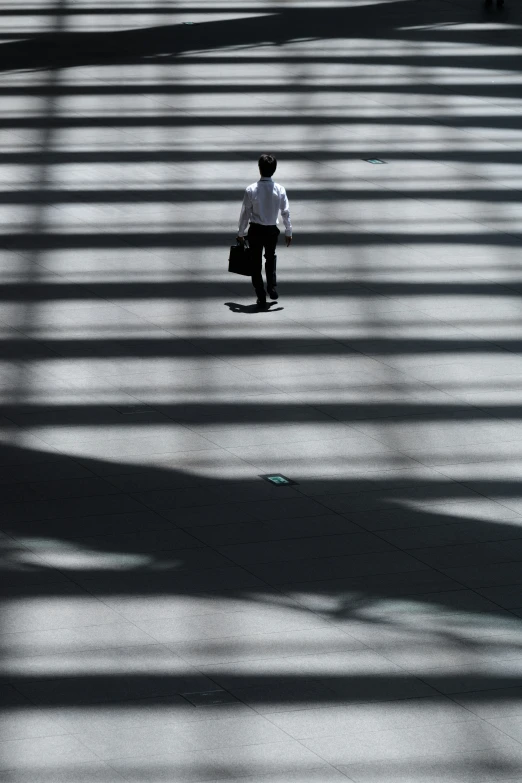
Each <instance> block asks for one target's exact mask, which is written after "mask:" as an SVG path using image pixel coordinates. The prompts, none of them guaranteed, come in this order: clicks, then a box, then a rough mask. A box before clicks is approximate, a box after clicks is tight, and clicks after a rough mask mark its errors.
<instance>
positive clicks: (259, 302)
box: [256, 296, 266, 310]
mask: <svg viewBox="0 0 522 783" xmlns="http://www.w3.org/2000/svg"><path fill="white" fill-rule="evenodd" d="M256 305H257V306H258V307H259V308H261V309H263V310H266V299H265V298H264V297H262V296H258V297H257V302H256Z"/></svg>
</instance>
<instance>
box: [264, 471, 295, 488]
mask: <svg viewBox="0 0 522 783" xmlns="http://www.w3.org/2000/svg"><path fill="white" fill-rule="evenodd" d="M261 478H262V479H264V480H265V481H268V483H269V484H273V485H274V486H275V487H287V486H289V485H290V484H297V482H296V481H292V480H291V479H289V478H287V477H286V476H282V475H281V474H280V473H267V474H266V475H265V476H261Z"/></svg>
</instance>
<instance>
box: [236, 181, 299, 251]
mask: <svg viewBox="0 0 522 783" xmlns="http://www.w3.org/2000/svg"><path fill="white" fill-rule="evenodd" d="M280 211H281V217H282V218H283V223H284V224H285V234H286V236H287V237H291V236H292V224H291V223H290V208H289V205H288V197H287V195H286V190H285V189H284V187H283V186H282V185H278V184H277V182H274V181H273V179H272V177H261V179H260V180H258V182H254V183H253V184H252V185H249V186H248V188H247V189H246V190H245V196H244V198H243V204H242V206H241V214H240V216H239V229H238V232H237V233H238V236H240V237H244V236H246V235H247V233H248V224H249V222H252V223H260V224H261V225H262V226H276V225H277V223H278V220H277V218H278V215H279V212H280Z"/></svg>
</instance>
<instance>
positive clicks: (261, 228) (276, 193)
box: [237, 155, 292, 307]
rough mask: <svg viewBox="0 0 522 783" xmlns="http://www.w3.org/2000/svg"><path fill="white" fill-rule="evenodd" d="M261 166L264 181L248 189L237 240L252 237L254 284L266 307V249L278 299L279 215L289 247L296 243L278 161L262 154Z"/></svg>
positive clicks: (269, 284) (270, 281)
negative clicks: (276, 179)
mask: <svg viewBox="0 0 522 783" xmlns="http://www.w3.org/2000/svg"><path fill="white" fill-rule="evenodd" d="M258 166H259V174H260V179H259V180H258V182H254V184H253V185H249V186H248V188H247V189H246V190H245V196H244V198H243V204H242V206H241V214H240V216H239V229H238V237H237V238H238V239H239V241H240V242H244V241H245V237H248V244H249V245H250V252H251V255H252V263H253V267H254V271H253V273H252V285H253V286H254V289H255V292H256V294H257V304H258V305H259V306H260V307H266V291H265V286H264V284H263V274H262V266H263V248H264V251H265V274H266V286H267V289H268V296H269V297H270V299H277V298H278V293H277V288H276V286H277V278H276V254H275V249H276V245H277V240H278V237H279V234H280V231H279V229H278V227H277V218H278V215H279V212H281V217H282V218H283V223H284V226H285V241H286V246H287V247H289V246H290V244H291V242H292V224H291V222H290V209H289V205H288V198H287V195H286V190H285V189H284V187H283V186H282V185H278V183H277V182H274V181H273V179H272V175H273V173H274V172H275V170H276V168H277V160H276V159H275V158H274V156H273V155H261V157H260V158H259V160H258ZM249 223H250V225H249Z"/></svg>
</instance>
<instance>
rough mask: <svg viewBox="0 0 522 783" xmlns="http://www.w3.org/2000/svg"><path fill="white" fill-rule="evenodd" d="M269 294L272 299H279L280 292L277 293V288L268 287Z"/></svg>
mask: <svg viewBox="0 0 522 783" xmlns="http://www.w3.org/2000/svg"><path fill="white" fill-rule="evenodd" d="M268 296H269V297H270V299H274V300H275V299H279V294H278V293H277V291H276V289H275V288H269V289H268Z"/></svg>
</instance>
